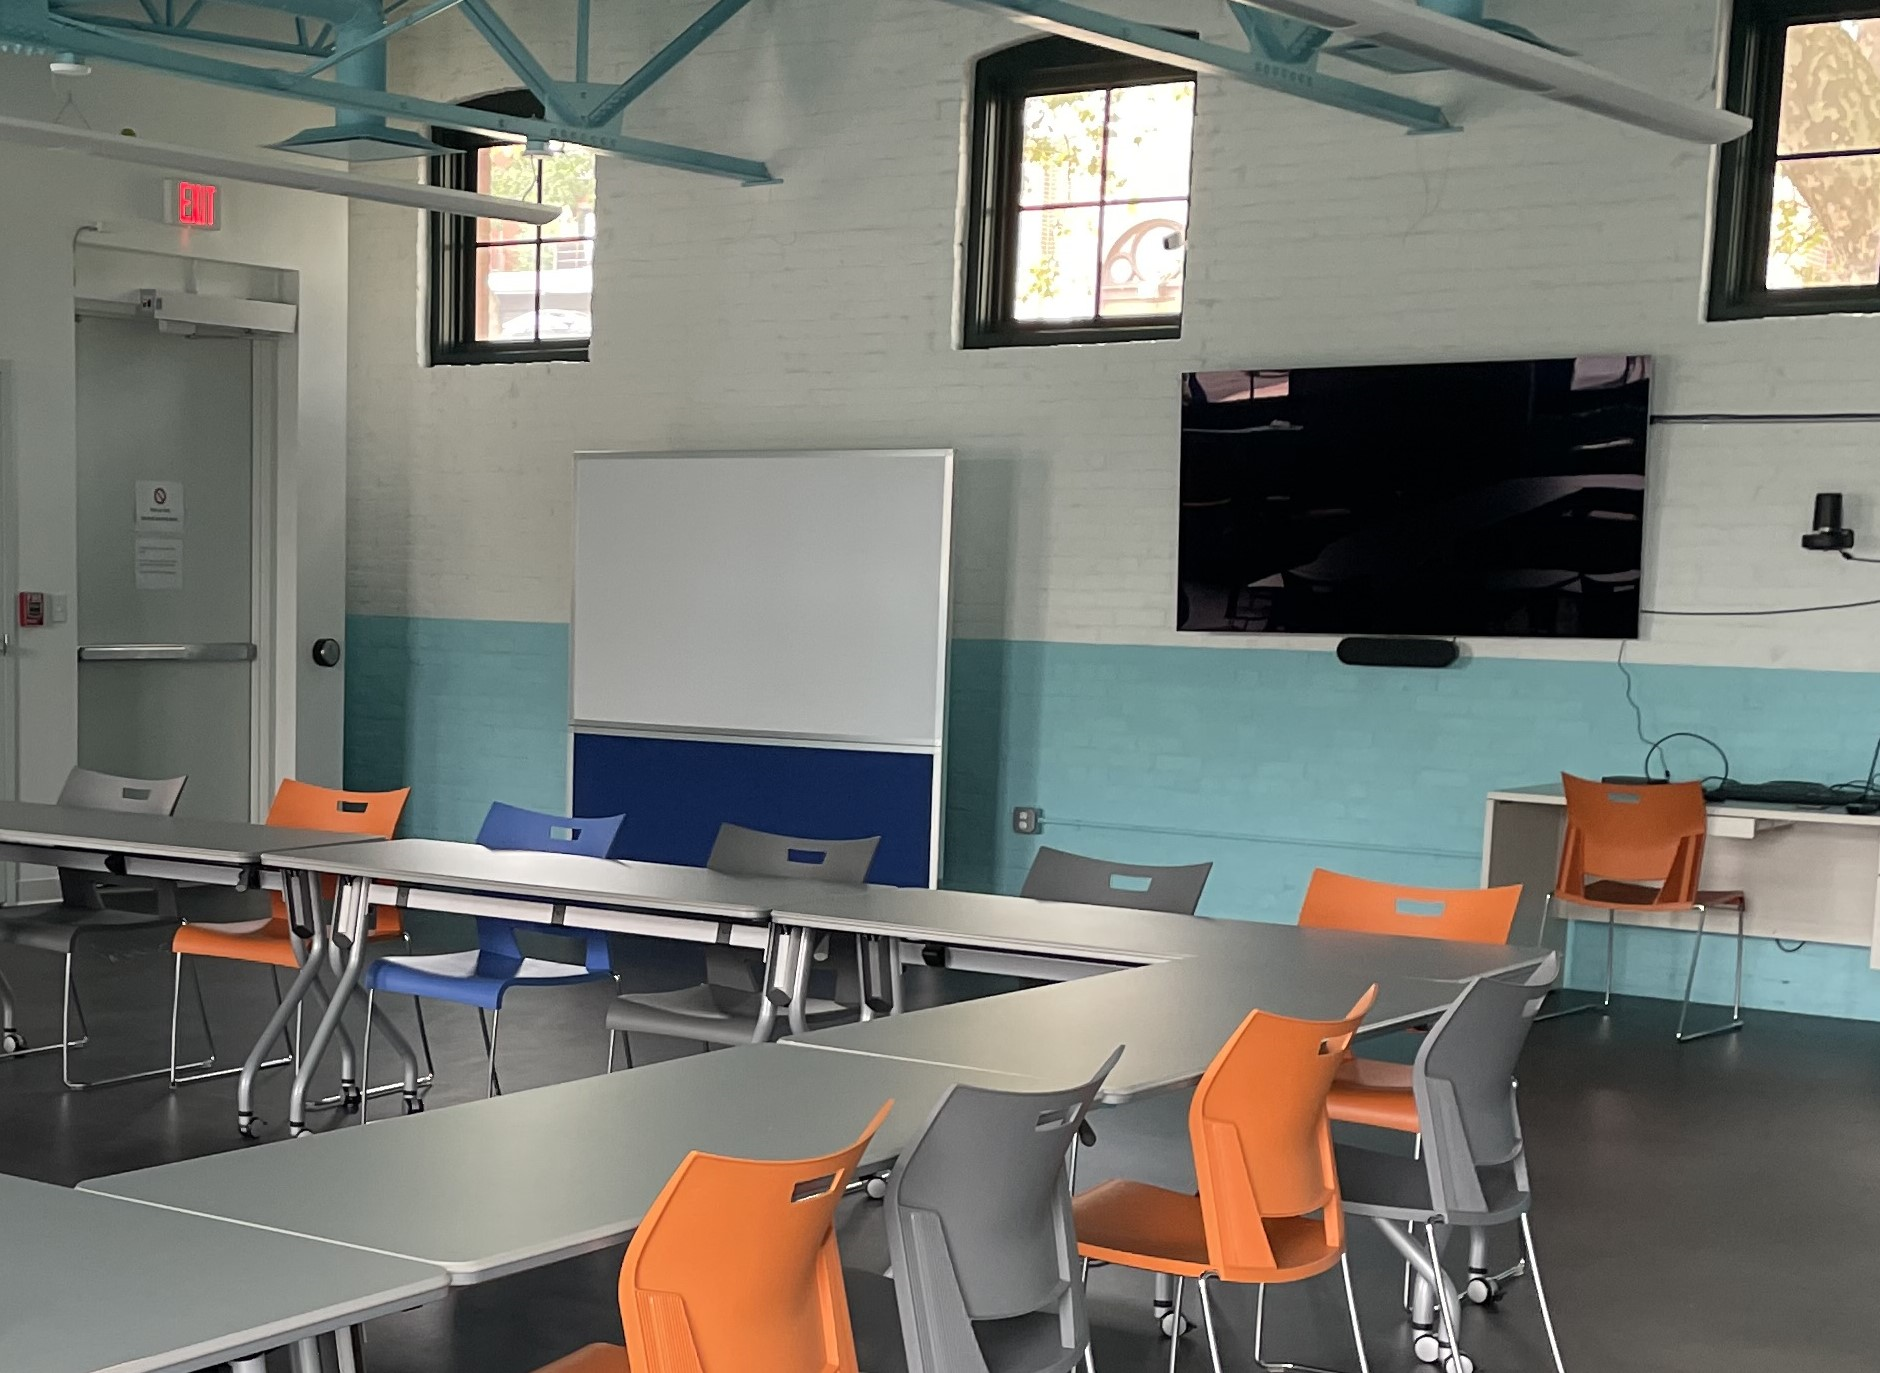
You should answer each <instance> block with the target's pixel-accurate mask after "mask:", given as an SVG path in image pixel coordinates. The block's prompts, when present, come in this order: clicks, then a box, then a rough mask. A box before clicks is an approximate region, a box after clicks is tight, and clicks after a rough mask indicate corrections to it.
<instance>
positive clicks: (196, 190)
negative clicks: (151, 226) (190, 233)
mask: <svg viewBox="0 0 1880 1373" xmlns="http://www.w3.org/2000/svg"><path fill="white" fill-rule="evenodd" d="M163 192H164V202H163V222H164V223H166V224H180V225H182V226H184V227H185V228H190V229H219V228H221V227H222V191H221V188H220V187H218V186H216V185H214V184H212V183H210V182H207V181H166V182H164V183H163Z"/></svg>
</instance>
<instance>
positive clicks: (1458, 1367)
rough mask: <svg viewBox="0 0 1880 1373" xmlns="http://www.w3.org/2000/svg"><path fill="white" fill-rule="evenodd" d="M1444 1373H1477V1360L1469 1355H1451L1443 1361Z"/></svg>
mask: <svg viewBox="0 0 1880 1373" xmlns="http://www.w3.org/2000/svg"><path fill="white" fill-rule="evenodd" d="M1443 1373H1475V1360H1474V1359H1472V1358H1470V1357H1469V1356H1468V1355H1467V1354H1451V1355H1450V1356H1449V1357H1448V1358H1446V1359H1444V1360H1443Z"/></svg>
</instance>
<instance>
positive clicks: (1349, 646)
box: [1338, 638, 1462, 667]
mask: <svg viewBox="0 0 1880 1373" xmlns="http://www.w3.org/2000/svg"><path fill="white" fill-rule="evenodd" d="M1461 653H1462V651H1461V650H1460V649H1459V648H1457V647H1456V643H1455V640H1453V639H1394V638H1393V639H1372V638H1355V639H1340V640H1339V641H1338V661H1339V662H1341V663H1344V664H1345V665H1347V666H1348V667H1448V666H1449V665H1450V664H1451V663H1453V662H1455V661H1456V659H1457V658H1458V657H1460V656H1461Z"/></svg>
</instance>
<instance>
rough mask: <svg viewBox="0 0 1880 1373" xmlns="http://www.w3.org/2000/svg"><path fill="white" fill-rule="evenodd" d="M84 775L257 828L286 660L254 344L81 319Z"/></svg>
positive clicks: (138, 322) (141, 323)
mask: <svg viewBox="0 0 1880 1373" xmlns="http://www.w3.org/2000/svg"><path fill="white" fill-rule="evenodd" d="M77 345H78V346H77V380H78V473H77V476H78V588H77V589H78V596H77V605H76V612H75V613H76V617H77V629H78V642H79V666H78V761H79V764H80V766H82V767H88V768H95V769H97V770H99V771H101V772H111V773H120V774H124V775H127V776H134V777H153V778H154V777H174V776H179V775H187V776H188V778H189V784H188V785H187V786H186V787H185V788H184V789H183V797H182V801H181V803H180V804H179V805H178V807H177V814H179V815H191V816H198V817H202V818H205V819H208V818H213V819H225V820H247V819H251V818H254V816H255V796H256V790H257V789H256V777H257V775H258V773H260V772H262V771H264V770H265V765H266V763H267V760H266V759H265V758H262V757H260V756H258V755H259V754H260V753H261V752H263V751H264V748H265V743H264V741H265V739H266V737H267V731H266V729H265V728H264V726H265V725H266V723H267V721H266V720H265V719H264V718H263V717H265V716H266V715H267V713H268V712H267V703H268V701H269V700H270V696H269V693H268V692H266V691H265V690H264V689H263V687H264V682H263V680H262V678H263V677H264V675H265V671H266V664H268V663H269V662H270V661H271V658H272V655H271V652H270V649H269V645H268V643H267V639H268V635H267V633H266V628H267V619H266V615H265V613H264V610H265V597H264V596H263V595H262V594H261V593H262V590H263V588H262V587H261V586H260V579H258V578H257V575H256V571H257V568H260V567H264V566H266V556H265V548H263V547H258V545H259V544H264V543H265V542H266V536H267V531H268V528H269V526H268V523H267V520H266V519H265V518H264V515H263V510H264V506H263V503H262V502H260V501H258V500H257V491H258V490H260V491H265V490H266V489H267V487H268V485H269V483H268V482H267V481H266V480H265V475H266V473H265V464H263V463H261V462H258V461H257V459H258V456H259V455H260V454H262V453H263V452H264V451H265V450H266V445H265V444H261V443H258V442H257V430H256V423H255V415H256V400H257V377H258V376H259V375H260V372H259V371H258V369H257V366H256V363H257V359H256V356H255V354H256V350H257V349H266V348H267V347H268V346H269V345H267V344H265V343H258V342H256V341H255V340H252V339H248V338H226V337H196V336H181V335H175V334H166V333H163V332H161V331H160V330H159V329H158V328H157V326H156V325H155V324H154V323H153V322H151V321H149V320H146V319H133V318H122V317H111V316H103V315H81V316H80V317H79V320H78V340H77Z"/></svg>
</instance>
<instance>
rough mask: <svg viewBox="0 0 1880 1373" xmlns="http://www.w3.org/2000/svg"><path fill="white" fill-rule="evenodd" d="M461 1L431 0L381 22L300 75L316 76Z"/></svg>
mask: <svg viewBox="0 0 1880 1373" xmlns="http://www.w3.org/2000/svg"><path fill="white" fill-rule="evenodd" d="M462 3H463V0H431V3H430V4H428V5H426V6H425V7H424V8H423V9H419V10H413V11H412V12H411V13H410V14H406V15H401V16H399V17H398V18H397V19H394V20H393V21H392V22H391V23H389V24H381V25H379V27H377V28H376V29H372V30H371V31H369V32H367V33H364V34H361V35H360V36H359V37H357V38H354V39H351V40H349V41H348V42H346V43H344V44H342V45H340V46H339V47H336V48H334V49H333V51H332V52H331V53H330V54H328V55H327V56H326V57H324V58H322V59H321V60H320V61H318V62H315V63H314V64H313V65H312V66H311V67H308V68H306V69H305V70H304V71H302V72H301V75H302V76H318V75H319V74H320V73H321V72H323V71H325V70H326V69H327V68H328V67H334V66H337V65H339V64H340V63H341V62H344V61H345V60H346V59H347V58H349V57H353V56H356V55H357V54H359V53H362V52H364V51H365V50H366V49H367V48H373V47H377V46H378V45H380V44H381V43H383V42H385V41H386V40H387V39H388V38H390V37H392V35H393V34H398V33H403V32H404V31H405V30H406V29H408V28H410V27H411V26H412V25H413V24H422V23H423V22H424V21H425V20H427V19H429V18H430V17H431V16H432V15H435V14H442V13H443V12H444V11H445V10H449V9H455V8H456V7H457V6H459V5H461V4H462Z"/></svg>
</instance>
